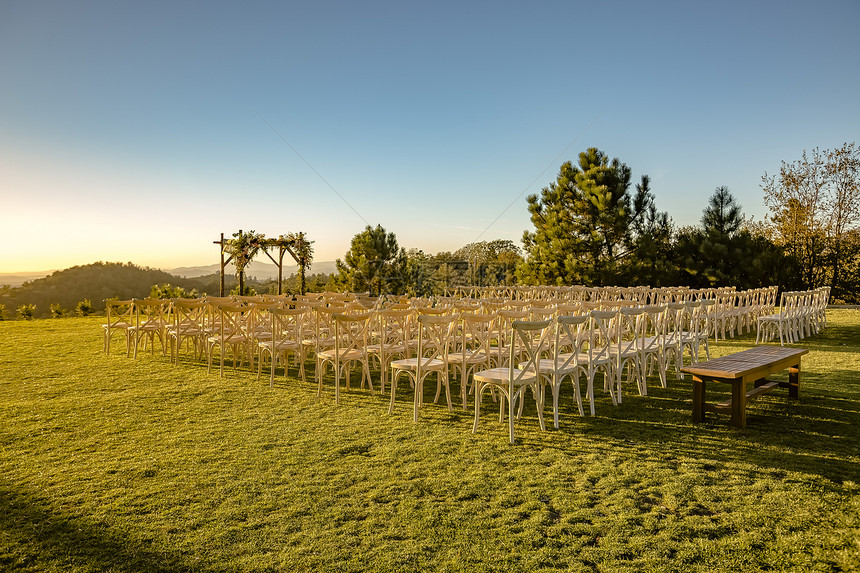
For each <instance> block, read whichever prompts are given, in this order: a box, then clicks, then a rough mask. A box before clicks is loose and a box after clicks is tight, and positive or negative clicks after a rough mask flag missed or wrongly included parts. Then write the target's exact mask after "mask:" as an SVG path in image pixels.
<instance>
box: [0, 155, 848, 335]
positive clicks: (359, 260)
mask: <svg viewBox="0 0 860 573" xmlns="http://www.w3.org/2000/svg"><path fill="white" fill-rule="evenodd" d="M761 188H762V191H763V195H764V203H765V205H766V206H767V208H768V210H769V214H768V217H767V218H766V219H765V220H764V221H759V222H756V221H753V220H751V219H750V218H748V217H746V216H745V215H744V213H743V208H742V206H741V205H739V204H738V202H737V201H736V200H735V198H734V196H733V195H732V193H731V191H730V190H729V189H728V188H726V187H724V186H721V187H717V188H716V189H715V190H714V192H713V193H712V194H711V196H710V197H709V198H708V200H707V203H706V204H705V205H704V206H703V210H702V217H701V219H700V221H699V224H698V225H689V226H682V227H678V226H676V225H675V224H674V222H673V221H672V219H671V217H670V216H669V215H668V213H667V212H665V211H660V210H658V209H657V204H656V198H655V194H654V192H653V191H652V189H651V180H650V178H649V177H648V176H647V175H642V176H641V177H640V178H639V180H638V182H636V183H635V184H634V183H633V179H632V171H631V169H630V168H629V167H628V166H627V165H626V164H624V163H623V162H621V161H620V160H619V159H617V158H614V159H611V160H610V159H609V156H608V155H606V154H605V153H604V152H603V151H600V150H599V149H597V148H594V147H592V148H589V149H587V150H585V151H583V152H582V153H580V154H579V156H578V161H577V162H576V163H574V162H571V161H567V162H565V163H563V164H562V165H561V167H560V169H559V172H558V175H557V176H556V179H555V180H554V181H552V182H550V183H549V185H547V186H546V187H544V188H543V189H542V190H541V192H540V193H539V194H533V195H530V196H529V197H528V198H527V208H528V211H529V214H530V216H531V223H532V228H531V229H529V230H526V231H525V232H524V234H523V237H522V247H521V246H519V245H517V244H516V243H514V242H513V241H510V240H503V239H499V240H494V241H481V242H475V243H470V244H468V245H465V246H463V247H461V248H459V249H457V250H456V251H454V252H448V251H445V252H440V253H436V254H429V253H425V252H424V251H422V250H420V249H409V250H407V249H405V248H402V247H401V246H400V245H399V244H398V241H397V237H396V236H395V234H394V233H391V232H388V231H386V230H385V229H384V228H383V227H382V226H381V225H377V226H376V227H373V226H370V225H368V226H367V227H366V228H365V229H364V230H363V231H361V232H359V233H358V234H356V235H355V236H354V237H353V239H352V241H351V243H350V247H349V249H348V250H347V252H346V254H345V255H344V257H343V259H338V260H337V261H336V265H337V272H335V273H333V274H324V273H317V274H310V275H308V276H307V277H300V276H296V275H293V276H291V277H288V278H287V279H285V280H284V281H283V283H282V285H281V286H282V290H283V292H285V293H288V294H298V293H300V292H304V291H305V290H306V291H310V292H320V291H323V290H341V291H342V290H348V291H352V292H368V293H370V294H373V295H384V294H397V295H401V294H406V295H412V296H429V295H440V294H442V293H443V292H444V291H445V289H446V288H450V287H455V286H472V285H477V286H493V285H509V284H523V285H570V284H583V285H588V286H601V285H615V286H635V285H650V286H671V285H686V286H690V287H694V288H701V287H714V286H736V287H737V288H739V289H746V288H754V287H759V286H768V285H778V286H780V287H781V288H783V289H809V288H815V287H819V286H824V285H830V286H831V287H832V291H831V299H832V300H833V301H835V302H845V303H849V304H858V303H860V150H858V148H857V147H856V145H855V144H854V143H850V144H848V143H846V144H844V145H843V146H842V147H840V148H837V149H833V150H824V151H820V150H818V149H815V150H813V151H812V152H810V153H807V152H803V155H802V158H801V159H800V160H798V161H795V162H783V163H782V166H781V168H780V171H779V173H777V174H775V175H768V174H765V175H764V176H763V177H762V184H761ZM308 244H310V243H308ZM311 252H312V251H311ZM277 286H278V285H277V281H272V280H269V281H256V280H254V279H253V278H249V279H248V281H247V284H246V285H243V287H242V288H243V291H244V294H254V293H276V292H277V290H278V289H277ZM226 288H227V289H228V291H230V292H232V293H234V294H236V293H238V292H239V284H238V281H237V280H236V278H235V277H228V278H227V280H226ZM218 290H219V276H218V274H217V273H216V274H213V275H210V276H206V277H199V278H195V279H187V278H183V277H177V276H174V275H171V274H169V273H166V272H164V271H160V270H156V269H150V268H142V267H137V266H135V265H133V264H131V263H127V264H123V263H104V262H97V263H93V264H91V265H84V266H79V267H72V268H70V269H66V270H63V271H57V272H55V273H53V274H52V275H50V276H48V277H45V278H42V279H37V280H34V281H30V282H28V283H25V284H24V285H22V286H21V287H18V288H11V287H8V286H3V287H0V319H2V318H4V317H5V318H10V317H11V316H10V315H12V314H13V313H15V312H16V310H17V314H18V315H19V316H20V317H22V318H32V317H44V316H54V317H58V316H63V315H66V314H88V313H90V312H93V310H100V309H102V308H103V301H104V300H105V299H108V298H120V299H126V298H142V297H146V296H151V297H155V298H171V297H177V296H188V297H195V296H199V295H202V294H206V293H213V294H214V293H217V292H218Z"/></svg>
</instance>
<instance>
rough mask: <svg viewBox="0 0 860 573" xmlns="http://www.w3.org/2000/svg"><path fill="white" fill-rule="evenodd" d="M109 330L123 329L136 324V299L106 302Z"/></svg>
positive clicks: (109, 300)
mask: <svg viewBox="0 0 860 573" xmlns="http://www.w3.org/2000/svg"><path fill="white" fill-rule="evenodd" d="M105 318H106V319H107V327H108V328H123V327H126V326H131V325H132V324H134V299H129V300H115V299H108V300H106V301H105Z"/></svg>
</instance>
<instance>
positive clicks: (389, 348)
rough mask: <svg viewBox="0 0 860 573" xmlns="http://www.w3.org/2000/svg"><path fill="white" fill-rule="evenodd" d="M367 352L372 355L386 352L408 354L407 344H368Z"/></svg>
mask: <svg viewBox="0 0 860 573" xmlns="http://www.w3.org/2000/svg"><path fill="white" fill-rule="evenodd" d="M366 350H367V351H368V352H369V353H370V354H382V353H383V352H385V353H386V354H398V353H400V352H406V345H405V344H384V345H383V344H368V345H367V348H366Z"/></svg>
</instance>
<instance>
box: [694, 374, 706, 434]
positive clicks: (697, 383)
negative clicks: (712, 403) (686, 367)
mask: <svg viewBox="0 0 860 573" xmlns="http://www.w3.org/2000/svg"><path fill="white" fill-rule="evenodd" d="M704 421H705V382H704V381H703V380H702V379H701V378H699V377H698V376H693V423H694V424H697V423H699V422H704Z"/></svg>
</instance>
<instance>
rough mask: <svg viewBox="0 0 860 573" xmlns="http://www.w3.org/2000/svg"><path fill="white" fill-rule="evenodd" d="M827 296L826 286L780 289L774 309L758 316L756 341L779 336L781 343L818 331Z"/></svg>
mask: <svg viewBox="0 0 860 573" xmlns="http://www.w3.org/2000/svg"><path fill="white" fill-rule="evenodd" d="M829 299H830V287H820V288H817V289H812V290H807V291H786V292H783V293H782V295H781V296H780V301H779V308H778V309H777V310H776V312H773V313H770V314H763V315H761V316H759V317H758V319H757V321H758V331H757V333H756V344H758V343H759V342H760V341H761V342H769V341H771V340H773V339H774V338H776V336H779V344H780V345H781V346H782V345H784V344H785V343H789V344H790V343H793V342H797V341H799V340H802V339H803V338H806V337H807V336H811V335H813V334H818V332H820V331H821V329H822V328H824V327H825V326H827V314H826V312H825V311H826V309H827V303H828V301H829Z"/></svg>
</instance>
